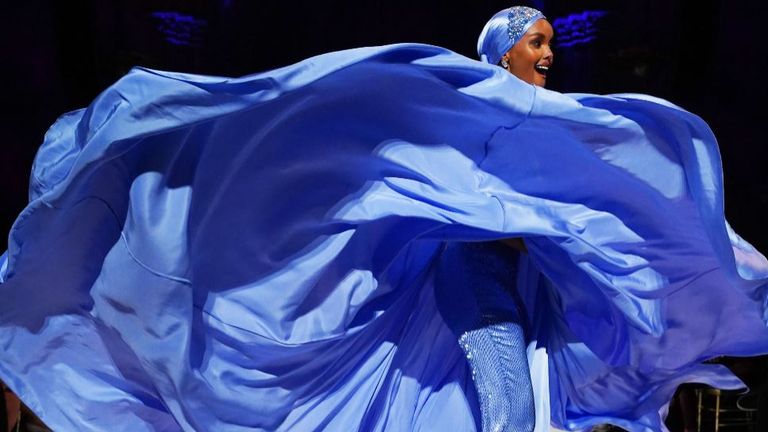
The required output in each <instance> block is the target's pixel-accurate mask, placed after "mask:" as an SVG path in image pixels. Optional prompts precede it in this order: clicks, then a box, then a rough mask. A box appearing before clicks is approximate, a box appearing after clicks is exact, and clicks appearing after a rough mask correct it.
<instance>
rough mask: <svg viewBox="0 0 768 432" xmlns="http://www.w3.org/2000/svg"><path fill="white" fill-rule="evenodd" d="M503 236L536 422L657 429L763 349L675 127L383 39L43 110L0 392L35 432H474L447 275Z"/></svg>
mask: <svg viewBox="0 0 768 432" xmlns="http://www.w3.org/2000/svg"><path fill="white" fill-rule="evenodd" d="M508 237H524V238H525V241H526V245H527V247H528V254H524V255H521V256H520V257H519V258H518V259H519V262H518V266H517V271H516V272H515V273H514V275H513V276H510V277H511V278H513V279H514V281H511V282H510V284H511V285H514V287H515V290H516V292H517V293H518V295H519V301H520V303H521V304H522V305H524V308H523V310H520V311H518V312H519V317H520V319H521V320H524V321H525V323H524V324H525V327H526V328H527V339H528V340H529V341H530V347H529V356H528V360H529V361H530V368H531V370H532V375H531V378H532V387H533V389H534V393H536V395H537V396H536V397H537V401H536V404H537V405H536V407H537V416H539V417H538V420H537V427H539V428H545V427H546V424H547V423H549V422H551V423H552V424H554V425H557V426H560V427H562V428H568V429H572V430H578V429H580V428H585V427H588V426H589V425H592V424H596V423H605V422H610V423H614V424H617V425H620V426H623V427H625V428H627V429H629V430H632V431H657V430H662V428H663V426H662V425H661V423H660V411H662V412H663V410H664V407H665V404H666V403H667V401H668V400H669V398H670V397H671V395H672V393H673V391H674V389H675V387H676V386H677V385H678V384H679V383H682V382H689V381H694V382H705V383H710V384H713V385H717V386H719V387H723V388H736V387H740V386H741V383H740V382H739V381H738V380H737V379H736V378H735V377H734V376H732V375H731V374H730V373H728V371H727V370H726V369H724V368H723V367H720V366H717V365H709V364H707V365H705V364H702V361H703V360H705V359H708V358H711V357H714V356H718V355H753V354H758V353H766V352H768V330H766V325H765V319H766V315H765V311H766V277H768V262H766V259H765V258H764V257H763V256H762V255H761V254H760V253H759V252H757V251H756V250H755V249H754V248H752V247H751V246H750V245H749V244H748V243H747V242H746V241H744V240H742V239H741V238H740V237H738V235H736V234H735V233H734V232H733V231H732V230H731V229H730V228H729V226H728V225H727V223H726V221H725V219H724V217H723V185H722V172H721V165H720V159H719V154H718V149H717V144H716V141H715V138H714V137H713V135H712V133H711V131H710V130H709V128H708V127H707V125H706V124H705V123H704V122H703V121H702V120H701V119H700V118H698V117H696V116H695V115H693V114H690V113H688V112H686V111H684V110H683V109H680V108H679V107H676V106H674V105H672V104H670V103H668V102H666V101H663V100H659V99H655V98H652V97H649V96H642V95H612V96H596V95H588V94H571V95H565V94H560V93H556V92H553V91H548V90H545V89H542V88H536V87H533V86H531V85H528V84H525V83H523V82H521V81H520V80H518V79H516V78H515V77H513V76H511V75H509V74H507V73H506V72H504V71H502V70H501V69H500V68H496V67H493V66H489V65H486V64H482V63H479V62H476V61H473V60H469V59H467V58H464V57H462V56H460V55H457V54H455V53H452V52H450V51H448V50H445V49H441V48H438V47H433V46H425V45H414V44H403V45H392V46H384V47H377V48H363V49H355V50H349V51H341V52H336V53H330V54H326V55H321V56H318V57H315V58H311V59H308V60H306V61H303V62H300V63H298V64H295V65H292V66H288V67H285V68H282V69H277V70H274V71H270V72H266V73H261V74H255V75H250V76H246V77H243V78H237V79H231V78H220V77H210V76H196V75H187V74H180V73H168V72H159V71H153V70H147V69H141V68H137V69H134V70H133V71H131V72H130V73H129V74H128V75H126V76H125V77H123V78H122V79H121V80H120V81H118V82H117V83H116V84H114V85H113V86H112V87H110V88H108V89H107V90H106V91H104V92H103V93H102V94H101V95H100V96H99V97H98V98H97V99H96V100H95V101H94V102H93V103H92V104H91V105H90V106H89V107H88V108H87V109H84V110H79V111H74V112H71V113H68V114H65V115H64V116H62V117H61V118H60V119H59V120H58V121H57V122H56V123H55V124H54V125H53V126H52V127H51V129H50V130H49V131H48V133H47V135H46V137H45V142H44V144H43V146H42V147H41V149H40V151H39V153H38V155H37V158H36V160H35V163H34V167H33V171H32V176H31V186H30V203H29V205H28V206H27V207H26V208H25V209H24V211H23V212H22V213H21V214H20V215H19V217H18V219H17V221H16V222H15V224H14V226H13V228H12V230H11V232H10V235H9V249H8V251H7V253H6V254H5V255H4V256H3V258H2V260H1V264H2V267H1V268H2V271H0V274H1V275H2V276H1V277H0V280H2V285H0V290H2V291H1V292H2V299H3V301H2V302H1V303H0V346H2V350H0V379H2V380H3V381H5V382H6V383H7V384H8V385H9V386H10V387H12V388H13V390H14V391H15V392H16V393H17V394H18V395H19V396H20V397H21V398H22V399H23V400H24V402H25V403H26V404H28V405H29V406H30V407H31V408H32V409H33V410H34V411H35V412H36V413H38V414H39V415H40V416H41V417H42V419H43V420H44V421H45V422H47V423H48V424H49V425H50V426H51V427H52V428H53V429H54V430H58V431H67V430H78V431H104V430H110V431H123V430H125V431H131V432H138V431H177V430H187V431H192V430H195V431H202V430H211V431H246V430H248V431H251V430H270V431H272V430H277V431H315V430H328V431H340V430H364V431H412V430H413V431H418V430H425V431H433V430H434V431H436V430H441V431H442V430H456V431H464V430H467V431H470V430H476V429H477V428H478V427H479V425H480V421H479V419H478V418H477V417H478V408H477V407H478V393H477V392H476V391H475V389H474V385H473V383H472V373H471V370H470V367H469V362H468V361H467V359H466V358H465V356H464V351H463V350H462V349H461V348H460V346H459V343H458V341H457V339H456V335H455V332H454V327H455V326H456V323H457V322H458V321H460V320H461V319H462V316H463V315H462V314H461V313H457V309H456V307H457V304H458V305H459V306H461V303H459V302H458V301H457V300H458V299H461V298H462V297H461V296H470V297H471V296H472V291H471V290H470V291H468V290H467V286H468V284H470V285H471V284H472V283H474V282H473V281H477V280H478V278H479V279H480V280H482V277H481V276H479V275H474V274H472V272H471V271H469V273H468V272H467V271H462V267H461V266H455V265H450V257H451V255H450V253H449V252H450V251H451V245H455V244H460V243H465V242H487V241H492V240H495V239H500V238H508ZM502 267H503V266H502ZM496 268H497V269H498V266H497V267H496ZM483 277H484V276H483ZM446 302H447V303H446ZM446 305H447V306H446ZM460 310H461V308H460V307H459V309H458V311H459V312H460ZM451 311H453V312H451ZM446 317H448V318H446ZM541 430H544V429H541Z"/></svg>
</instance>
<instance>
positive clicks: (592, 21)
mask: <svg viewBox="0 0 768 432" xmlns="http://www.w3.org/2000/svg"><path fill="white" fill-rule="evenodd" d="M606 15H608V12H607V11H602V10H592V11H589V10H587V11H583V12H579V13H575V14H571V15H568V16H567V17H563V18H555V20H554V21H553V22H552V26H553V27H554V28H555V33H556V34H557V46H559V47H570V46H574V45H579V44H585V43H589V42H592V41H593V40H595V38H596V37H597V23H598V21H600V19H602V18H603V17H605V16H606Z"/></svg>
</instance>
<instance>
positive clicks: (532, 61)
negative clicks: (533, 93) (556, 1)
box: [501, 19, 554, 87]
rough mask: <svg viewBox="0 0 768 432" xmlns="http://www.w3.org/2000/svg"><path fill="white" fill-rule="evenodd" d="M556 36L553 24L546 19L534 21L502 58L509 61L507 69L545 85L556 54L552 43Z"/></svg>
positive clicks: (528, 79) (528, 81)
mask: <svg viewBox="0 0 768 432" xmlns="http://www.w3.org/2000/svg"><path fill="white" fill-rule="evenodd" d="M553 37H554V31H553V30H552V26H551V25H550V24H549V22H548V21H547V20H545V19H540V20H538V21H536V22H535V23H533V25H532V26H531V28H529V29H528V31H527V32H526V33H525V34H524V35H523V37H522V38H520V40H519V41H517V43H516V44H515V46H513V47H512V49H510V50H509V51H507V53H506V54H504V56H503V57H502V58H501V59H502V61H503V62H506V63H509V66H507V70H508V71H509V72H510V73H511V74H512V75H514V76H516V77H518V78H520V79H521V80H523V81H525V82H527V83H529V84H535V85H537V86H540V87H544V86H545V85H546V84H547V72H548V71H549V67H550V66H552V60H553V58H554V54H552V47H551V46H550V43H551V42H552V38H553Z"/></svg>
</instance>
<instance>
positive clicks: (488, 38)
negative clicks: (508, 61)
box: [477, 6, 546, 65]
mask: <svg viewBox="0 0 768 432" xmlns="http://www.w3.org/2000/svg"><path fill="white" fill-rule="evenodd" d="M544 18H546V17H545V16H544V14H542V13H541V12H540V11H538V10H536V9H534V8H529V7H526V6H513V7H511V8H509V9H504V10H502V11H499V12H498V13H496V15H494V16H493V17H492V18H491V19H490V20H489V21H488V22H487V23H486V24H485V27H484V28H483V31H482V33H480V37H479V38H478V39H477V54H478V55H479V56H480V60H482V61H484V62H486V63H490V64H494V65H495V64H499V61H500V60H501V57H502V56H503V55H504V54H505V53H506V52H507V51H509V50H510V49H511V48H512V47H513V46H514V45H515V44H516V43H517V41H519V40H520V38H521V37H523V35H524V34H525V32H527V31H528V29H529V28H531V26H532V25H533V23H535V22H536V21H538V20H540V19H544Z"/></svg>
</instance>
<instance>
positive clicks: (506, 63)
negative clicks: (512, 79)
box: [501, 59, 509, 69]
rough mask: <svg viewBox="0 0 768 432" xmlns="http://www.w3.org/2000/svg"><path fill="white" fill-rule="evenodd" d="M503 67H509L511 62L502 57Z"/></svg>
mask: <svg viewBox="0 0 768 432" xmlns="http://www.w3.org/2000/svg"><path fill="white" fill-rule="evenodd" d="M501 67H503V68H504V69H509V62H508V61H507V59H501Z"/></svg>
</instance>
